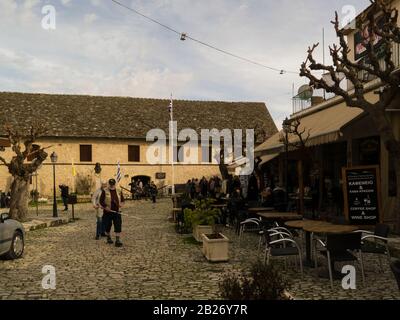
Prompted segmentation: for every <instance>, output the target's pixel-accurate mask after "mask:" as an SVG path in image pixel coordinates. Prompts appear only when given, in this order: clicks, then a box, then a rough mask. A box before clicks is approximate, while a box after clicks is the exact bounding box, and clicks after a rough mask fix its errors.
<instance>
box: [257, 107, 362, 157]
mask: <svg viewBox="0 0 400 320" xmlns="http://www.w3.org/2000/svg"><path fill="white" fill-rule="evenodd" d="M362 114H363V110H362V109H359V108H350V107H348V106H346V104H345V103H342V104H339V105H336V106H333V107H330V108H327V109H323V110H319V111H317V112H315V113H311V114H309V115H306V116H304V117H302V118H300V119H299V120H300V128H299V131H300V132H302V131H303V130H305V133H304V134H303V136H304V138H306V137H307V135H308V134H309V135H310V137H309V138H308V140H307V146H309V147H311V146H317V145H321V144H326V143H332V142H336V141H337V140H339V139H340V138H341V137H342V133H341V130H342V128H343V127H345V126H346V125H348V124H349V123H350V122H352V121H353V120H355V119H356V118H358V117H359V116H361V115H362ZM283 135H284V133H283V131H281V132H278V133H277V134H275V135H274V136H272V137H271V138H270V139H268V140H267V141H265V142H264V143H263V144H261V145H260V146H259V147H257V148H256V149H255V153H256V155H258V156H260V155H265V154H269V155H272V154H276V153H280V152H283V151H284V144H283V142H282V137H283ZM288 138H289V141H290V142H291V143H295V142H297V141H298V137H297V136H296V135H289V136H288Z"/></svg>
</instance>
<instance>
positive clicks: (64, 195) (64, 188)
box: [58, 184, 69, 211]
mask: <svg viewBox="0 0 400 320" xmlns="http://www.w3.org/2000/svg"><path fill="white" fill-rule="evenodd" d="M58 187H59V188H60V190H61V198H62V201H63V204H64V211H68V197H69V188H68V186H66V185H65V184H62V185H60V186H58Z"/></svg>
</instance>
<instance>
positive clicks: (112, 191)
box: [100, 179, 124, 247]
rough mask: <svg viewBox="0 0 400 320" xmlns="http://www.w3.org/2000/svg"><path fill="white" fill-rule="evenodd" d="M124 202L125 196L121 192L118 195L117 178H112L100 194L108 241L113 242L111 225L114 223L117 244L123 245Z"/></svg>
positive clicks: (118, 245)
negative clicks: (122, 211) (122, 214)
mask: <svg viewBox="0 0 400 320" xmlns="http://www.w3.org/2000/svg"><path fill="white" fill-rule="evenodd" d="M123 203H124V196H123V194H122V193H121V195H120V196H118V192H117V189H116V181H115V179H110V180H109V181H108V188H107V189H105V190H103V191H102V193H101V196H100V205H101V207H102V208H103V210H104V211H103V223H104V227H105V231H106V235H107V243H108V244H113V243H114V242H113V240H112V239H111V235H110V232H111V227H112V225H114V233H115V238H116V239H115V246H116V247H122V242H121V239H120V235H121V232H122V217H121V213H120V209H121V207H122V206H123Z"/></svg>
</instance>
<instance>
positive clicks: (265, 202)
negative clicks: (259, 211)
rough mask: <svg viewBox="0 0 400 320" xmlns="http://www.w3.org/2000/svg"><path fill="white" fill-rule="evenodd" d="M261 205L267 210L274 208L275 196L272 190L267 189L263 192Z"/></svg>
mask: <svg viewBox="0 0 400 320" xmlns="http://www.w3.org/2000/svg"><path fill="white" fill-rule="evenodd" d="M261 203H262V206H263V207H265V208H271V207H273V206H274V196H273V194H272V189H271V188H265V189H264V190H263V191H262V192H261Z"/></svg>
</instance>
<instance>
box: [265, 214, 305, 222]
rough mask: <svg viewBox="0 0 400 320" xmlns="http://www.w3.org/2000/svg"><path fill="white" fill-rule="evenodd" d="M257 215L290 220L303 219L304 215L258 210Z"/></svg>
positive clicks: (271, 218)
mask: <svg viewBox="0 0 400 320" xmlns="http://www.w3.org/2000/svg"><path fill="white" fill-rule="evenodd" d="M257 215H258V216H260V217H261V218H262V219H263V220H280V221H288V220H301V219H303V216H301V215H298V214H297V213H290V212H257Z"/></svg>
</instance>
